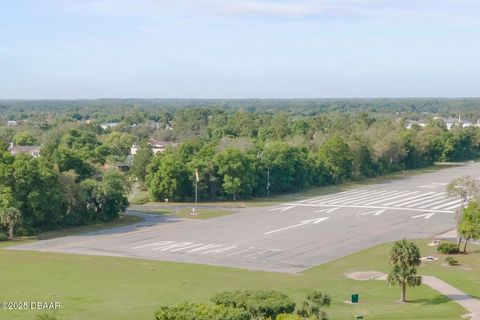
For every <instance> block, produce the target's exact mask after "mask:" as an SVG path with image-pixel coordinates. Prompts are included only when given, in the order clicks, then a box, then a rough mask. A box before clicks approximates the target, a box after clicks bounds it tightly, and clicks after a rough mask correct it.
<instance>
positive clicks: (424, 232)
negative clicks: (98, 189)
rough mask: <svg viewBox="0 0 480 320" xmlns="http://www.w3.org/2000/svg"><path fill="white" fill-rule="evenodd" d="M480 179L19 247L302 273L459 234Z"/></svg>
mask: <svg viewBox="0 0 480 320" xmlns="http://www.w3.org/2000/svg"><path fill="white" fill-rule="evenodd" d="M465 175H470V176H472V177H474V178H480V164H478V163H469V164H466V165H462V166H457V167H452V168H448V169H442V170H439V171H435V172H431V173H425V174H420V175H415V176H411V177H405V178H400V179H392V180H387V181H383V182H382V183H378V184H369V185H365V186H361V187H358V188H356V189H351V190H345V191H343V192H339V193H334V194H329V195H322V196H318V197H312V198H309V199H305V200H301V201H296V202H288V203H283V204H279V205H276V206H272V207H257V208H242V209H238V211H237V212H235V213H233V214H231V215H228V216H223V217H219V218H213V219H209V220H193V219H180V218H176V217H173V216H152V215H145V214H143V213H141V212H138V211H131V213H132V214H139V215H142V216H143V217H145V220H144V221H142V222H140V223H138V224H135V225H132V226H126V227H120V228H115V229H110V230H103V231H101V232H94V233H88V234H83V235H77V236H69V237H63V238H57V239H51V240H41V241H37V242H34V243H30V244H25V245H20V246H15V247H11V248H10V249H12V250H38V251H48V252H65V253H77V254H90V255H105V256H120V257H132V258H142V259H154V260H163V261H176V262H188V263H200V264H209V265H219V266H228V267H238V268H247V269H251V270H265V271H277V272H291V273H298V272H301V271H303V270H305V269H308V268H311V267H313V266H316V265H319V264H322V263H325V262H328V261H332V260H335V259H338V258H341V257H344V256H346V255H349V254H352V253H354V252H357V251H359V250H362V249H366V248H369V247H372V246H374V245H377V244H380V243H384V242H388V241H393V240H399V239H402V238H409V239H418V238H428V237H431V236H434V235H437V234H440V233H443V232H445V231H448V230H451V229H453V228H454V227H455V225H456V223H455V209H456V208H458V207H459V206H460V201H459V200H458V199H452V198H449V197H448V196H447V194H446V192H445V191H446V186H447V184H448V183H449V182H450V181H451V180H452V179H454V178H456V177H460V176H465Z"/></svg>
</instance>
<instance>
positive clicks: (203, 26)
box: [0, 0, 480, 99]
mask: <svg viewBox="0 0 480 320" xmlns="http://www.w3.org/2000/svg"><path fill="white" fill-rule="evenodd" d="M0 21H1V28H0V75H1V77H0V98H24V99H36V98H100V97H104V98H107V97H118V98H128V97H138V98H317V97H318V98H322V97H332V98H334V97H432V96H435V97H463V96H480V93H479V90H480V41H479V39H480V1H478V0H398V1H397V0H390V1H387V0H297V1H287V0H284V1H281V0H268V1H267V0H250V1H248V0H247V1H239V0H191V1H187V0H42V1H38V0H31V1H27V0H15V1H11V0H0Z"/></svg>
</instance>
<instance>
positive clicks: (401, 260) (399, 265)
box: [387, 239, 422, 302]
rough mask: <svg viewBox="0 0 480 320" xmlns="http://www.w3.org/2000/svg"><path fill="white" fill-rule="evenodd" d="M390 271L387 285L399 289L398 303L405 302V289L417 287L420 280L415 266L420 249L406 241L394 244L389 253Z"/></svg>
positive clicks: (418, 260)
mask: <svg viewBox="0 0 480 320" xmlns="http://www.w3.org/2000/svg"><path fill="white" fill-rule="evenodd" d="M390 263H391V264H392V265H393V268H392V270H391V271H390V273H389V274H388V276H387V282H388V284H389V285H397V286H400V288H401V294H400V301H401V302H406V301H407V300H406V292H407V287H415V286H419V285H420V284H421V283H422V278H421V277H420V276H418V275H417V266H419V265H420V263H421V261H420V249H419V248H418V246H417V245H416V244H415V243H413V242H409V241H407V240H405V239H404V240H401V241H397V242H395V243H394V245H393V247H392V251H391V252H390Z"/></svg>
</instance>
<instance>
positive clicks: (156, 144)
mask: <svg viewBox="0 0 480 320" xmlns="http://www.w3.org/2000/svg"><path fill="white" fill-rule="evenodd" d="M148 145H149V146H150V148H151V149H152V152H153V154H158V153H162V152H163V151H165V148H166V147H167V146H169V145H172V142H169V141H158V140H155V139H150V140H148ZM138 149H140V146H139V145H138V144H134V145H132V147H131V148H130V154H131V155H136V154H137V152H138Z"/></svg>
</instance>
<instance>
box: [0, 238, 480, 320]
mask: <svg viewBox="0 0 480 320" xmlns="http://www.w3.org/2000/svg"><path fill="white" fill-rule="evenodd" d="M418 243H419V244H420V245H421V249H422V253H424V254H431V253H433V252H434V249H433V248H431V247H428V246H427V245H426V243H427V241H419V242H418ZM6 246H7V243H0V248H1V247H6ZM390 247H391V244H384V245H380V246H377V247H374V248H371V249H368V250H365V251H363V252H360V253H357V254H355V255H352V256H349V257H346V258H343V259H340V260H337V261H334V262H331V263H328V264H325V265H321V266H318V267H315V268H313V269H310V270H308V271H306V272H304V273H303V274H301V275H293V274H280V273H267V272H257V271H255V272H253V271H247V270H241V269H232V268H223V267H213V266H203V265H194V264H182V263H169V262H158V261H148V260H137V259H127V258H113V257H99V256H82V255H68V254H56V253H41V252H26V251H11V250H5V249H0V286H1V287H0V301H47V302H50V301H59V302H61V310H60V311H59V312H58V313H57V314H58V315H59V316H60V317H64V318H65V319H66V320H74V319H91V320H94V319H99V320H100V319H101V320H108V319H116V320H117V319H118V320H119V319H129V320H131V319H153V314H154V311H155V309H156V308H157V307H158V306H160V305H163V304H167V305H168V304H174V303H178V302H181V301H184V300H188V301H194V302H207V301H208V300H209V297H210V296H212V295H213V294H215V293H217V292H220V291H224V290H247V289H248V290H257V289H273V290H279V291H282V292H284V293H286V294H288V295H290V296H291V297H292V298H294V299H295V300H296V301H298V302H300V301H301V299H302V298H303V297H304V296H305V295H306V294H307V293H308V292H309V291H311V290H313V289H318V290H322V291H324V292H327V293H328V294H330V295H331V296H332V298H333V304H332V306H331V307H330V308H328V310H327V311H328V314H329V315H330V319H354V316H355V315H356V314H362V315H364V316H365V319H382V320H384V319H432V320H433V319H460V316H461V315H463V314H465V313H466V311H465V310H464V309H463V308H461V307H460V306H458V305H457V304H456V303H454V302H451V301H449V300H448V299H446V298H444V297H443V296H441V295H440V294H438V293H437V292H435V291H433V290H431V289H430V288H429V287H427V286H421V287H419V288H415V289H411V290H409V291H408V292H407V298H408V299H409V300H410V301H411V302H409V303H407V304H400V303H398V302H397V301H398V298H399V294H400V292H399V289H398V288H391V287H388V286H387V285H386V284H385V282H384V281H379V280H372V281H355V280H350V279H347V278H346V277H345V276H344V275H345V274H346V273H349V272H354V271H369V270H376V271H387V270H388V269H389V265H388V252H389V250H390ZM478 248H480V247H478V246H476V247H473V246H472V249H478ZM458 260H459V261H460V262H461V263H464V264H468V268H466V269H468V270H462V269H460V267H455V268H452V267H444V266H442V262H443V258H441V259H440V260H439V261H435V262H428V263H425V264H424V266H423V267H421V269H420V272H421V273H423V274H432V275H436V276H438V277H440V278H441V279H443V280H445V281H447V282H449V283H451V284H453V285H455V286H457V287H458V288H461V289H462V290H465V291H467V292H468V293H470V294H472V295H476V296H480V283H479V281H480V251H476V252H474V253H471V254H469V255H468V256H460V257H458ZM351 293H359V294H360V299H361V303H360V304H358V305H349V304H346V303H344V301H345V300H348V299H349V298H350V294H351ZM41 313H42V312H38V311H25V312H15V311H6V310H0V319H2V320H3V319H35V316H36V315H38V314H41Z"/></svg>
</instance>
